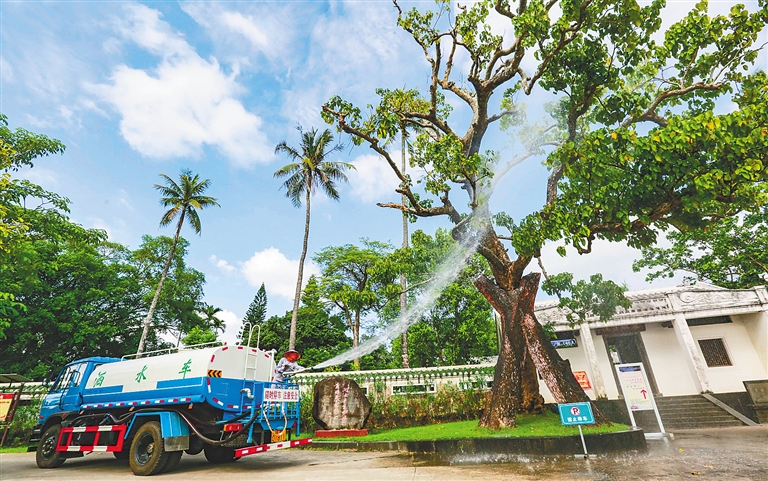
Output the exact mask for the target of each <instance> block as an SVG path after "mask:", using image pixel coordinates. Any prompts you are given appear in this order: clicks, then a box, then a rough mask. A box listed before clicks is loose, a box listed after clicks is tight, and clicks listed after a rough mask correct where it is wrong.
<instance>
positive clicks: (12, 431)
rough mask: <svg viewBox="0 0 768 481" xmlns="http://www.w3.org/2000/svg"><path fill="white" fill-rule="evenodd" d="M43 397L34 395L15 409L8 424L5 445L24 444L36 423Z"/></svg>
mask: <svg viewBox="0 0 768 481" xmlns="http://www.w3.org/2000/svg"><path fill="white" fill-rule="evenodd" d="M42 401H43V398H42V397H40V396H35V397H33V398H32V400H31V401H29V402H24V403H23V404H22V405H21V406H19V407H18V408H17V409H16V413H15V414H14V416H13V421H11V424H10V425H9V426H8V434H7V436H6V438H5V446H25V445H26V444H27V442H28V441H29V437H30V436H31V435H32V429H34V427H35V426H36V425H37V421H38V419H37V415H38V414H39V413H40V405H41V404H42Z"/></svg>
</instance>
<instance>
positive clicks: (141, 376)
mask: <svg viewBox="0 0 768 481" xmlns="http://www.w3.org/2000/svg"><path fill="white" fill-rule="evenodd" d="M146 370H147V366H146V365H144V367H143V368H141V371H140V372H139V373H138V374H136V382H141V381H145V380H146V379H147V376H145V375H144V371H146Z"/></svg>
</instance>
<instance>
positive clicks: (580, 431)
mask: <svg viewBox="0 0 768 481" xmlns="http://www.w3.org/2000/svg"><path fill="white" fill-rule="evenodd" d="M579 437H581V446H582V447H583V448H584V457H585V458H588V457H589V454H588V453H587V443H586V442H584V431H582V430H581V424H579Z"/></svg>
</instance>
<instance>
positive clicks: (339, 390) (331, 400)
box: [312, 376, 371, 437]
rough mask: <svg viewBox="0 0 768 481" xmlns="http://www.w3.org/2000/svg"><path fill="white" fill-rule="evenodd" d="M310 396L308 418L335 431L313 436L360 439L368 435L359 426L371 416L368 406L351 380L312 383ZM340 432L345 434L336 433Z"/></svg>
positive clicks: (358, 387)
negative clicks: (310, 415)
mask: <svg viewBox="0 0 768 481" xmlns="http://www.w3.org/2000/svg"><path fill="white" fill-rule="evenodd" d="M314 394H315V403H314V405H313V406H312V417H313V418H315V421H316V422H317V424H318V425H320V427H321V428H323V429H324V430H330V431H339V432H327V431H326V432H320V431H317V432H315V436H316V437H331V436H354V435H357V436H360V435H364V434H367V433H368V431H367V430H364V429H363V427H364V426H365V421H367V420H368V416H370V415H371V403H370V402H369V401H368V398H367V397H365V393H363V390H362V389H360V386H358V385H357V383H356V382H355V381H353V380H352V379H347V378H345V377H339V376H334V377H329V378H327V379H323V380H322V381H320V382H318V383H317V384H315V390H314ZM342 430H343V431H346V432H340V431H342ZM350 431H355V432H354V433H350ZM361 431H364V432H361Z"/></svg>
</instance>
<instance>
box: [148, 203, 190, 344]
mask: <svg viewBox="0 0 768 481" xmlns="http://www.w3.org/2000/svg"><path fill="white" fill-rule="evenodd" d="M185 214H186V212H185V211H183V210H182V211H181V217H179V224H178V225H177V226H176V235H175V236H174V237H173V244H171V252H170V253H169V254H168V260H167V261H165V267H164V268H163V273H162V274H161V275H160V282H159V283H158V284H157V289H155V296H154V297H153V298H152V304H150V305H149V312H148V313H147V317H146V318H145V319H144V329H143V330H142V331H141V339H140V340H139V348H138V349H137V350H136V354H141V353H142V352H144V344H145V343H146V342H147V335H148V334H149V326H150V325H151V324H152V316H153V315H154V314H155V308H156V307H157V300H158V299H159V298H160V291H161V290H162V289H163V283H165V278H166V276H168V269H170V268H171V261H172V260H173V254H174V253H176V244H177V243H178V242H179V235H180V234H181V226H182V225H183V224H184V215H185Z"/></svg>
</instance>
